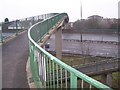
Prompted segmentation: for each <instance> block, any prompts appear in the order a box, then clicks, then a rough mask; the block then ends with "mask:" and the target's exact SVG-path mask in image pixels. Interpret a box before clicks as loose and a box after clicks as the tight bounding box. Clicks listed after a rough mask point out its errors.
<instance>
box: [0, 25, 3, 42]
mask: <svg viewBox="0 0 120 90" xmlns="http://www.w3.org/2000/svg"><path fill="white" fill-rule="evenodd" d="M2 42H3V39H2V23H0V43H2Z"/></svg>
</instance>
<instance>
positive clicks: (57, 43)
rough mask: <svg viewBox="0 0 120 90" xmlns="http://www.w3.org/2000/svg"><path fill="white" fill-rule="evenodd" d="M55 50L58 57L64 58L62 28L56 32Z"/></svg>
mask: <svg viewBox="0 0 120 90" xmlns="http://www.w3.org/2000/svg"><path fill="white" fill-rule="evenodd" d="M55 51H56V57H57V58H59V59H62V29H61V28H60V29H58V30H57V31H56V32H55Z"/></svg>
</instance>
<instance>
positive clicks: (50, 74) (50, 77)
mask: <svg viewBox="0 0 120 90" xmlns="http://www.w3.org/2000/svg"><path fill="white" fill-rule="evenodd" d="M49 68H50V88H52V76H51V74H52V72H51V71H52V70H51V60H49Z"/></svg>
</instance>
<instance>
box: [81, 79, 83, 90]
mask: <svg viewBox="0 0 120 90" xmlns="http://www.w3.org/2000/svg"><path fill="white" fill-rule="evenodd" d="M81 88H82V90H84V81H83V80H82V85H81Z"/></svg>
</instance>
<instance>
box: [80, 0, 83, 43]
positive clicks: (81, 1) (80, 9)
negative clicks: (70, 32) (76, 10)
mask: <svg viewBox="0 0 120 90" xmlns="http://www.w3.org/2000/svg"><path fill="white" fill-rule="evenodd" d="M80 4H81V5H80V10H81V11H80V17H81V26H82V25H83V24H82V0H81V1H80ZM82 27H83V26H82ZM82 27H81V33H80V36H81V37H80V38H81V42H82Z"/></svg>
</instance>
